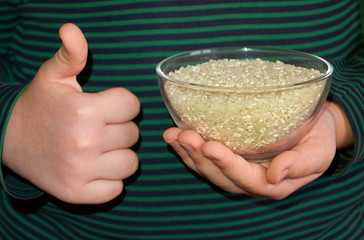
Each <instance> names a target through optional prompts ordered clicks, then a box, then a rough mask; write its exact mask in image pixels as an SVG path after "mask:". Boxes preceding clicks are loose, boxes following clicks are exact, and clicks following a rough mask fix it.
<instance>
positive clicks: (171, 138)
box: [163, 127, 200, 174]
mask: <svg viewBox="0 0 364 240" xmlns="http://www.w3.org/2000/svg"><path fill="white" fill-rule="evenodd" d="M181 132H182V130H181V129H179V128H176V127H172V128H169V129H167V130H166V131H165V132H164V133H163V139H164V140H165V141H166V142H167V143H168V144H169V145H170V146H171V147H172V148H173V150H174V151H175V152H176V153H177V154H178V155H179V156H180V157H181V159H182V161H183V162H184V163H185V164H186V165H187V166H188V167H189V168H191V169H192V170H194V171H195V172H197V173H199V174H200V172H199V171H198V169H197V168H196V166H195V164H194V162H193V161H192V159H191V158H190V156H189V155H188V153H187V151H186V150H185V149H184V148H183V147H182V146H181V145H180V143H179V142H178V140H177V138H178V135H179V134H180V133H181Z"/></svg>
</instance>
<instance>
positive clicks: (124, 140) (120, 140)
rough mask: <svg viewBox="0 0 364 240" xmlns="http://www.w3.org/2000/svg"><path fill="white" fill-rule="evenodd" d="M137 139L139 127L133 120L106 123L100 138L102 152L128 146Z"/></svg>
mask: <svg viewBox="0 0 364 240" xmlns="http://www.w3.org/2000/svg"><path fill="white" fill-rule="evenodd" d="M138 139H139V128H138V126H137V125H136V124H135V123H134V122H127V123H123V124H107V125H105V126H104V128H103V131H102V136H101V140H100V144H101V146H100V148H101V151H102V152H107V151H111V150H115V149H122V148H129V147H131V146H133V145H134V144H135V143H136V142H137V141H138Z"/></svg>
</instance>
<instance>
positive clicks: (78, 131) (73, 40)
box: [2, 24, 140, 204]
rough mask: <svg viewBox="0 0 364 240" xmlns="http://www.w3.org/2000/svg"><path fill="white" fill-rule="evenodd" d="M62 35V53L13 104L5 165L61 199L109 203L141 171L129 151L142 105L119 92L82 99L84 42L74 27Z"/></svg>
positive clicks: (68, 26) (67, 27)
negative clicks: (77, 77)
mask: <svg viewBox="0 0 364 240" xmlns="http://www.w3.org/2000/svg"><path fill="white" fill-rule="evenodd" d="M59 34H60V38H61V39H62V42H63V46H62V47H61V48H60V49H59V50H58V52H57V53H56V54H55V56H54V57H52V58H51V59H49V60H48V61H46V62H45V63H44V64H43V65H42V66H41V68H40V69H39V71H38V72H37V74H36V76H35V77H34V79H33V80H32V82H31V83H30V85H29V87H28V88H27V89H26V90H25V91H24V93H23V94H22V95H21V96H20V98H19V100H18V101H17V103H16V104H15V107H14V109H13V112H12V114H11V116H10V119H9V123H8V126H7V130H6V134H5V140H4V148H3V156H2V159H3V164H4V165H6V166H7V167H9V168H10V169H12V170H13V171H14V172H16V173H17V174H19V175H20V176H22V177H24V178H25V179H27V180H29V181H30V182H32V183H33V184H34V185H36V186H37V187H39V188H40V189H42V190H43V191H45V192H47V193H49V194H51V195H53V196H55V197H57V198H59V199H60V200H63V201H66V202H70V203H86V204H94V203H102V202H106V201H109V200H111V199H113V198H115V197H116V196H117V195H119V194H120V193H121V192H122V190H123V182H122V180H123V179H125V178H127V177H129V176H130V175H132V174H133V173H134V172H135V171H136V169H137V167H138V158H137V156H136V154H135V153H134V152H133V151H132V150H131V149H130V147H131V146H132V145H134V144H135V143H136V141H137V140H138V137H139V130H138V127H137V126H136V124H134V123H133V122H132V120H133V118H135V117H136V116H137V114H138V113H139V108H140V105H139V101H138V99H137V98H136V97H135V96H134V95H133V94H132V93H130V92H129V91H127V90H125V89H122V88H114V89H109V90H106V91H103V92H99V93H84V92H82V89H81V87H80V85H79V84H78V83H77V80H76V76H77V74H79V73H80V72H81V71H82V69H83V68H84V66H85V64H86V59H87V52H88V48H87V41H86V39H85V37H84V36H83V33H82V32H81V30H80V29H79V28H78V27H76V26H75V25H73V24H65V25H63V26H62V27H61V28H60V30H59Z"/></svg>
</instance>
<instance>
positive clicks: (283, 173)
mask: <svg viewBox="0 0 364 240" xmlns="http://www.w3.org/2000/svg"><path fill="white" fill-rule="evenodd" d="M287 175H288V169H285V170H284V171H283V172H282V173H281V175H280V176H279V178H278V181H277V183H279V182H280V181H283V179H284V178H285V177H287Z"/></svg>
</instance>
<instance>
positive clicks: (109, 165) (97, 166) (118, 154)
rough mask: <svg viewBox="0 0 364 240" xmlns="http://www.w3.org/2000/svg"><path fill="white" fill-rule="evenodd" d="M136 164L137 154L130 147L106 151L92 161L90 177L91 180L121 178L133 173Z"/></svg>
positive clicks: (136, 166)
mask: <svg viewBox="0 0 364 240" xmlns="http://www.w3.org/2000/svg"><path fill="white" fill-rule="evenodd" d="M138 164H139V162H138V157H137V155H136V154H135V152H134V151H132V150H130V149H118V150H114V151H110V152H106V153H103V154H101V155H100V156H99V158H98V159H97V160H96V161H95V162H94V163H93V166H92V169H93V171H92V172H90V174H91V176H90V178H91V179H93V180H95V179H105V180H122V179H125V178H127V177H130V176H131V175H133V174H134V173H135V171H136V170H137V168H138Z"/></svg>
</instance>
